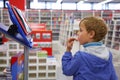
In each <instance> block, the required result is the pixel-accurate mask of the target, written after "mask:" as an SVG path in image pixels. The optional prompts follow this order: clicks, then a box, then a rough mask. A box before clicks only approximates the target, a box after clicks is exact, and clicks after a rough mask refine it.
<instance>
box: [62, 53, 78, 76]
mask: <svg viewBox="0 0 120 80" xmlns="http://www.w3.org/2000/svg"><path fill="white" fill-rule="evenodd" d="M78 57H79V56H78V55H77V54H76V55H75V56H74V57H72V53H71V52H67V51H66V52H65V54H64V55H63V57H62V70H63V74H65V75H67V76H72V75H73V74H74V73H75V72H76V71H77V70H78V68H79V65H80V63H79V61H80V60H79V58H78Z"/></svg>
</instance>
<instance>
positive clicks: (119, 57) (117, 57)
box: [53, 42, 120, 80]
mask: <svg viewBox="0 0 120 80" xmlns="http://www.w3.org/2000/svg"><path fill="white" fill-rule="evenodd" d="M58 45H59V46H58ZM75 45H77V47H78V43H75ZM73 48H74V50H72V52H75V51H76V50H77V49H76V46H75V47H74V45H73ZM60 49H61V48H60V44H59V43H58V42H55V43H54V44H53V55H54V56H55V57H56V59H57V62H58V63H57V80H72V77H70V76H65V75H63V74H62V69H61V58H62V55H63V52H62V51H64V50H60ZM113 64H114V66H115V69H116V73H117V75H118V77H119V79H118V80H120V76H119V75H120V53H119V54H118V53H117V54H116V53H113Z"/></svg>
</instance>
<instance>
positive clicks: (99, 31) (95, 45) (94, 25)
mask: <svg viewBox="0 0 120 80" xmlns="http://www.w3.org/2000/svg"><path fill="white" fill-rule="evenodd" d="M79 27H80V30H79V32H78V39H75V38H70V39H68V41H67V48H66V52H65V53H64V55H63V57H62V70H63V74H65V75H67V76H73V80H118V78H117V76H116V73H115V69H114V67H113V63H112V54H111V52H110V51H109V50H108V49H107V47H106V46H105V45H103V44H102V42H100V41H101V40H102V39H103V38H104V37H105V35H106V33H107V30H108V29H107V25H106V23H105V22H104V20H103V19H101V18H98V17H86V18H84V19H82V20H81V22H80V24H79ZM74 40H78V41H79V43H80V44H81V45H83V47H84V49H83V50H82V51H77V52H76V54H75V55H74V57H73V56H72V53H71V49H72V45H73V42H74Z"/></svg>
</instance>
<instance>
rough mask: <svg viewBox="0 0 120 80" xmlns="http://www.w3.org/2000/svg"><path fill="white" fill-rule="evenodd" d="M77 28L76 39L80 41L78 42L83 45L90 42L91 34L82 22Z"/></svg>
mask: <svg viewBox="0 0 120 80" xmlns="http://www.w3.org/2000/svg"><path fill="white" fill-rule="evenodd" d="M79 28H80V30H79V32H78V41H79V42H80V44H81V45H84V44H86V43H88V42H92V38H91V34H90V33H88V31H87V30H86V27H85V25H84V24H83V22H82V23H81V24H80V26H79Z"/></svg>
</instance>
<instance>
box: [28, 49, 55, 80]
mask: <svg viewBox="0 0 120 80" xmlns="http://www.w3.org/2000/svg"><path fill="white" fill-rule="evenodd" d="M39 52H40V51H38V50H31V51H30V53H29V72H28V73H29V80H48V79H49V77H48V72H49V74H50V73H55V76H54V77H53V78H54V79H56V58H54V57H47V56H39V55H38V53H39ZM48 60H49V61H48ZM32 74H33V75H34V76H32Z"/></svg>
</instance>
